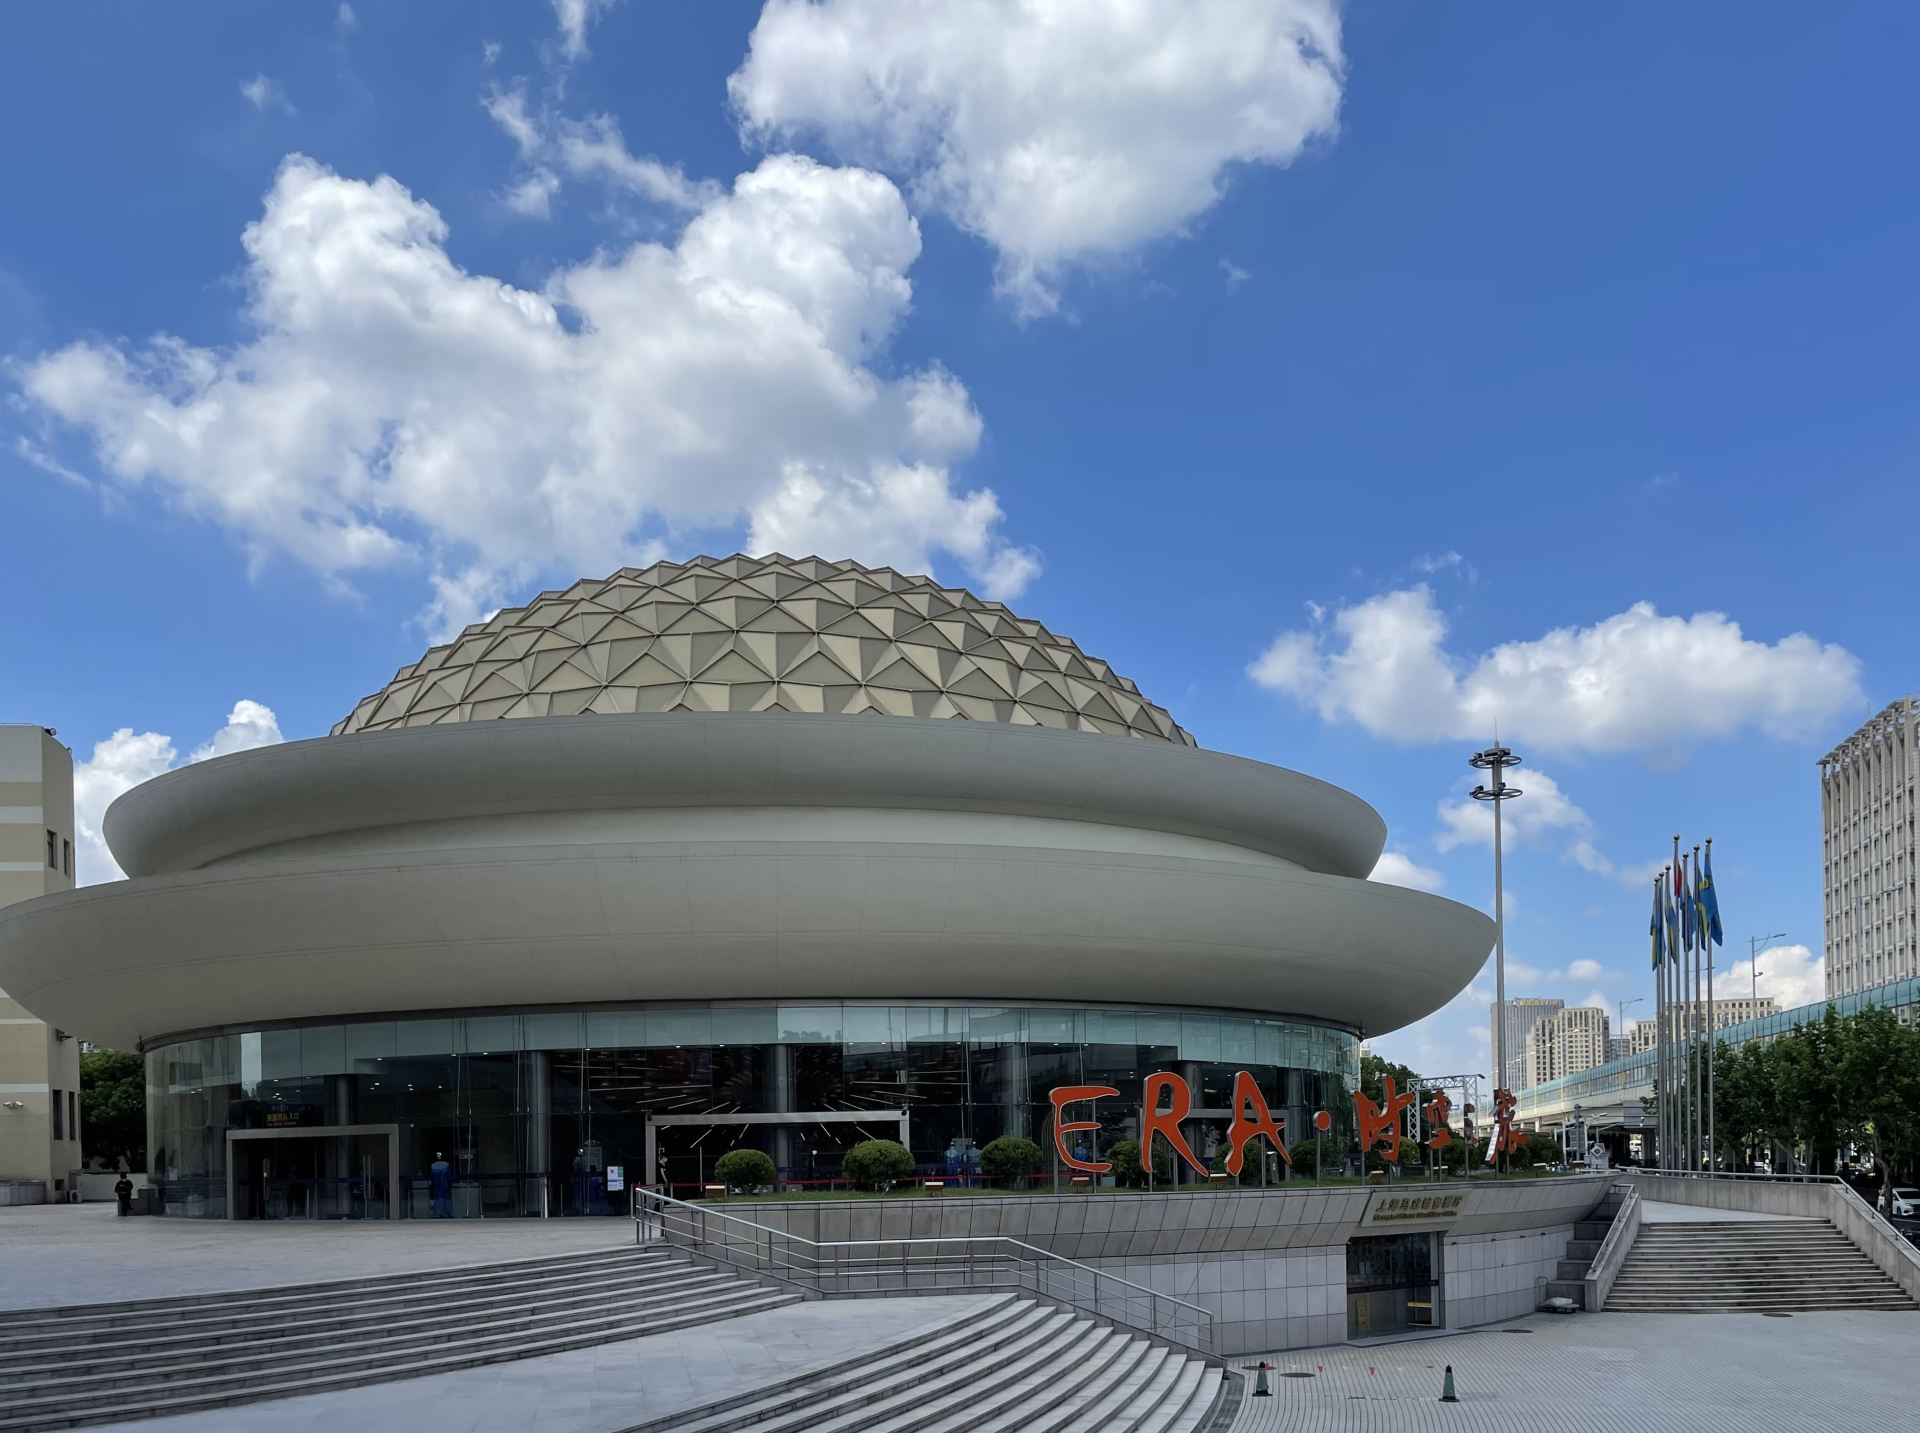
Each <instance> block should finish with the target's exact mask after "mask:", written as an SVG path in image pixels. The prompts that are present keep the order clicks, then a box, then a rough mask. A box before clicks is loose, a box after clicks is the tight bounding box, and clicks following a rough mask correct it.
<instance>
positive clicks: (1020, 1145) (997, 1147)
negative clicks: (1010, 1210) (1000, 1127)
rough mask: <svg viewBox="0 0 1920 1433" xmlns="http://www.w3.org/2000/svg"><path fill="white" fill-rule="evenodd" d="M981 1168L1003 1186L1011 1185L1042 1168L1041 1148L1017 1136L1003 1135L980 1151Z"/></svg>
mask: <svg viewBox="0 0 1920 1433" xmlns="http://www.w3.org/2000/svg"><path fill="white" fill-rule="evenodd" d="M980 1168H981V1169H982V1170H983V1171H985V1172H986V1174H987V1175H988V1176H990V1177H991V1178H993V1179H995V1180H997V1181H999V1182H1000V1183H1001V1184H1007V1185H1011V1184H1012V1183H1013V1181H1014V1180H1016V1179H1024V1178H1026V1177H1027V1176H1028V1175H1029V1174H1032V1173H1033V1172H1034V1171H1035V1170H1037V1169H1039V1168H1040V1146H1039V1145H1037V1144H1035V1143H1034V1142H1033V1141H1032V1140H1030V1139H1022V1138H1021V1137H1020V1136H1019V1135H1017V1134H1003V1135H1001V1136H1000V1138H998V1139H996V1140H994V1141H993V1142H992V1143H991V1144H989V1145H988V1146H987V1147H986V1148H985V1149H983V1150H981V1151H980Z"/></svg>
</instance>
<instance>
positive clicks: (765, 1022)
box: [713, 1005, 777, 1045]
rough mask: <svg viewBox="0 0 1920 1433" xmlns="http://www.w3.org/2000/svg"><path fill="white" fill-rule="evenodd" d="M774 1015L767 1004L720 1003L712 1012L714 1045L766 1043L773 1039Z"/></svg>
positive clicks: (771, 1008)
mask: <svg viewBox="0 0 1920 1433" xmlns="http://www.w3.org/2000/svg"><path fill="white" fill-rule="evenodd" d="M776 1023H777V1022H776V1017H775V1014H774V1011H773V1007H772V1006H768V1005H759V1006H755V1005H721V1006H718V1007H716V1008H715V1010H714V1012H713V1043H714V1044H716V1045H766V1044H771V1043H772V1042H773V1041H774V1039H775V1035H774V1030H775V1027H776Z"/></svg>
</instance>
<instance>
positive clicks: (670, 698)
mask: <svg viewBox="0 0 1920 1433" xmlns="http://www.w3.org/2000/svg"><path fill="white" fill-rule="evenodd" d="M686 689H687V684H686V683H685V682H662V683H660V684H659V685H657V686H646V687H635V688H634V689H633V709H634V710H635V711H637V712H664V711H672V710H673V708H674V707H675V706H677V705H678V704H679V701H680V694H681V693H682V692H683V691H685V690H686Z"/></svg>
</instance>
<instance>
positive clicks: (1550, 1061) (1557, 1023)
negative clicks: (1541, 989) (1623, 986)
mask: <svg viewBox="0 0 1920 1433" xmlns="http://www.w3.org/2000/svg"><path fill="white" fill-rule="evenodd" d="M1606 1059H1607V1012H1606V1011H1604V1010H1600V1009H1596V1008H1595V1007H1594V1006H1591V1005H1574V1006H1571V1007H1569V1008H1567V1009H1565V1010H1556V1011H1554V1012H1553V1013H1552V1014H1551V1015H1548V1016H1547V1017H1546V1018H1545V1019H1543V1020H1540V1021H1538V1022H1536V1023H1535V1025H1534V1026H1533V1028H1532V1029H1531V1030H1529V1031H1527V1047H1526V1061H1527V1085H1528V1087H1532V1086H1534V1085H1544V1084H1545V1083H1546V1082H1547V1081H1548V1080H1557V1079H1559V1078H1560V1077H1561V1076H1562V1075H1577V1074H1579V1073H1580V1072H1581V1071H1583V1070H1591V1069H1592V1068H1593V1067H1594V1066H1595V1065H1601V1064H1605V1063H1606Z"/></svg>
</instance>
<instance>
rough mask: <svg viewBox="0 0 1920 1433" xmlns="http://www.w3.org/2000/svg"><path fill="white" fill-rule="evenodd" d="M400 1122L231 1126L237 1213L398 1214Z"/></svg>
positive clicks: (231, 1213)
mask: <svg viewBox="0 0 1920 1433" xmlns="http://www.w3.org/2000/svg"><path fill="white" fill-rule="evenodd" d="M398 1138H399V1130H398V1126H395V1125H346V1126H336V1127H334V1128H333V1129H330V1130H329V1129H317V1130H316V1129H304V1130H288V1131H285V1132H284V1133H283V1132H281V1131H278V1130H274V1131H266V1130H260V1131H254V1130H229V1131H228V1132H227V1180H228V1204H227V1208H228V1217H229V1218H231V1219H391V1218H395V1217H397V1211H396V1209H395V1207H394V1190H393V1167H394V1157H395V1154H396V1146H397V1143H398Z"/></svg>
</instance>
